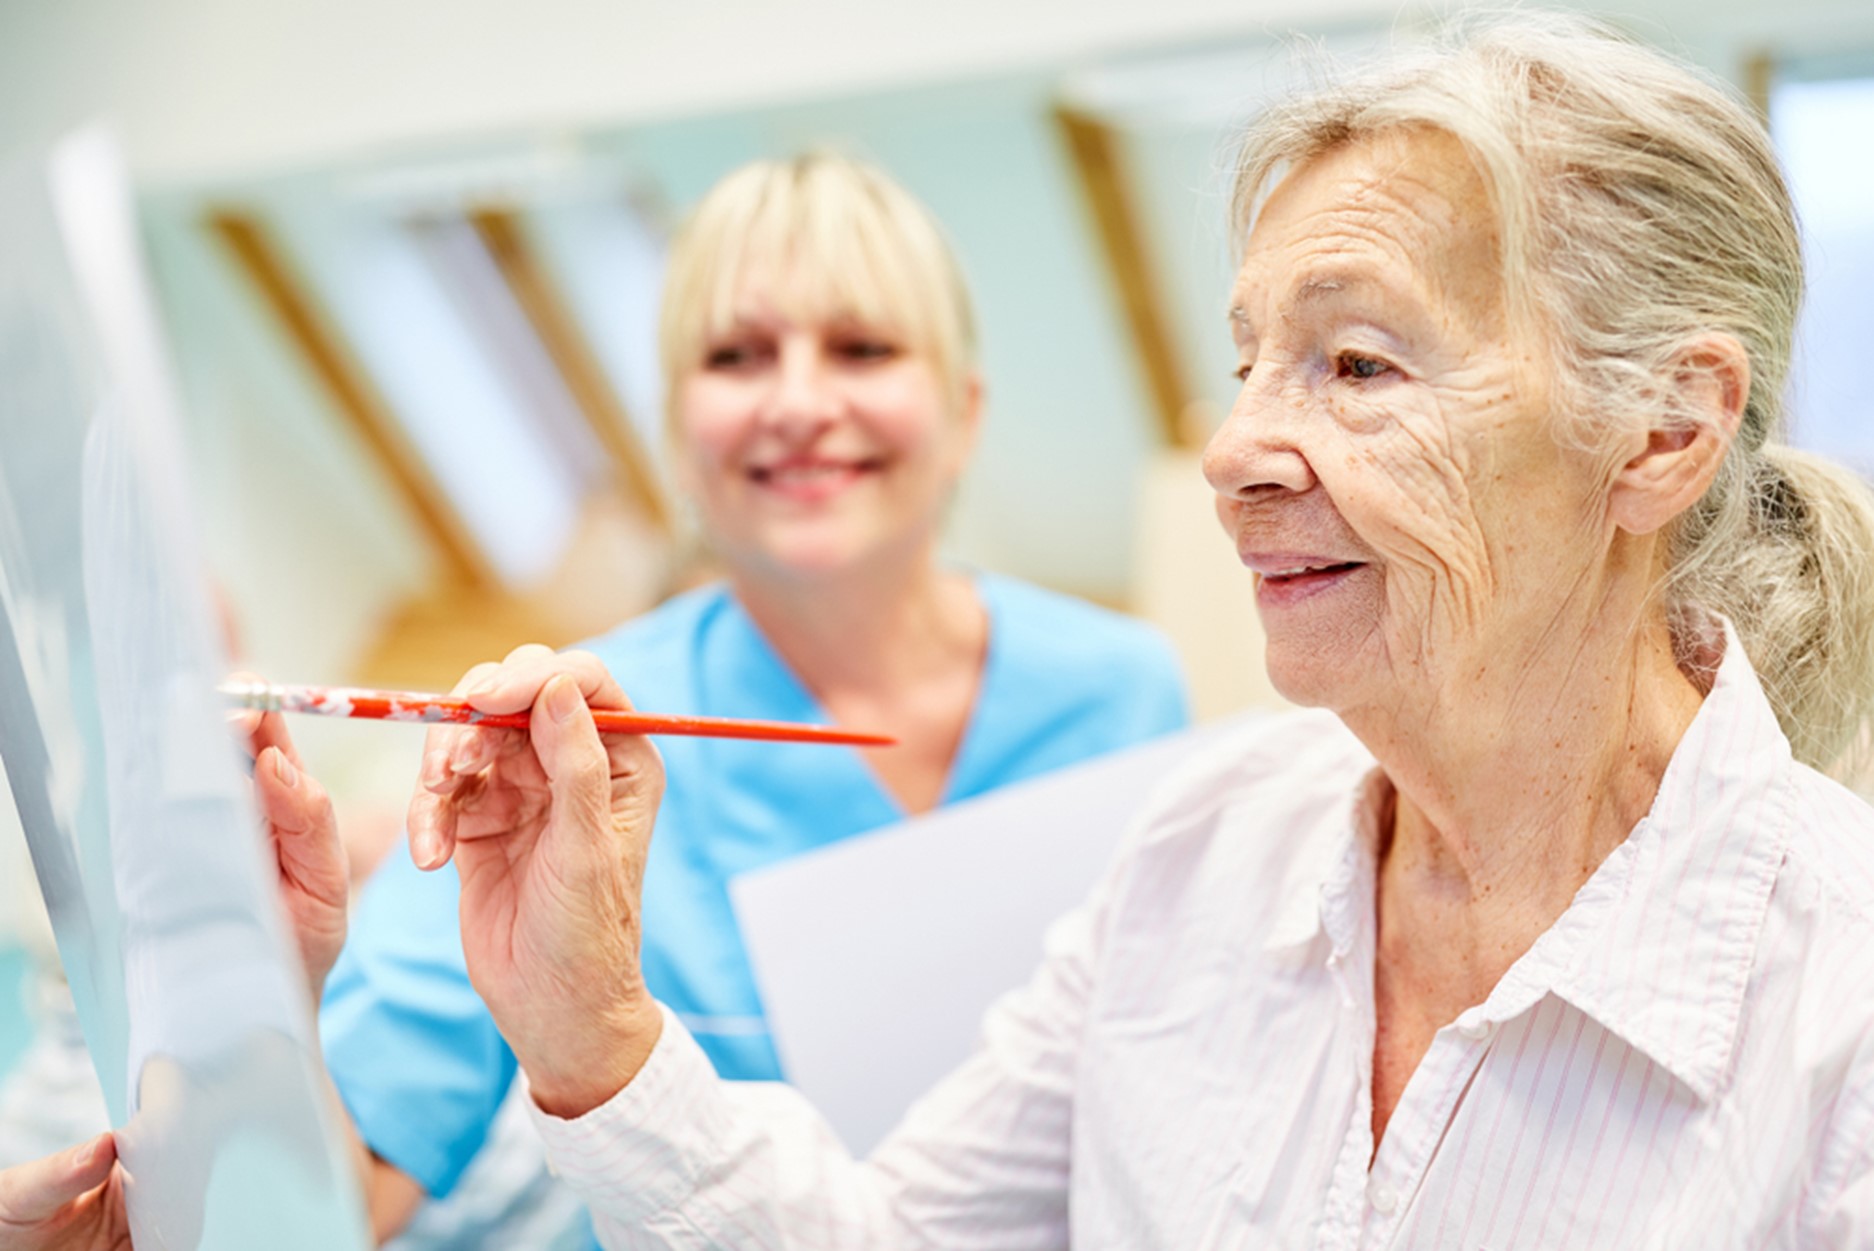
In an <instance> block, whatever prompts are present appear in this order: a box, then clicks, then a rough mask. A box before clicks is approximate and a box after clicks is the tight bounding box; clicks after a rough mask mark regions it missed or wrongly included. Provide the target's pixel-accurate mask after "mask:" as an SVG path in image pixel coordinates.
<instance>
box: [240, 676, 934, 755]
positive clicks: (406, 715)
mask: <svg viewBox="0 0 1874 1251" xmlns="http://www.w3.org/2000/svg"><path fill="white" fill-rule="evenodd" d="M217 689H218V690H219V691H220V692H221V694H222V695H223V696H224V697H226V699H227V700H228V702H229V703H230V704H231V705H233V706H234V707H236V708H251V709H254V710H256V711H259V712H304V713H312V714H314V715H316V716H321V717H363V718H367V719H369V720H374V721H415V722H426V723H436V722H444V723H448V724H451V725H485V726H499V727H505V728H508V729H521V730H524V729H526V728H527V725H528V721H529V714H528V713H526V712H499V713H498V712H482V711H480V710H479V709H477V708H474V707H472V706H471V705H470V704H469V702H468V701H467V700H465V699H458V698H456V697H455V696H453V695H425V694H422V693H420V692H416V691H372V690H361V689H358V688H356V687H349V686H282V685H278V684H275V683H271V682H226V683H223V684H222V685H221V686H220V687H218V688H217ZM592 720H593V722H594V723H595V724H597V726H598V727H599V731H600V733H605V734H685V735H691V736H694V737H699V738H743V739H762V740H767V741H772V742H785V743H846V744H850V745H853V746H857V747H890V746H893V745H894V744H896V743H897V741H898V740H897V739H894V738H889V737H887V736H885V735H883V734H864V733H860V732H858V731H856V730H839V729H834V728H832V727H831V726H822V725H801V724H799V723H797V722H793V721H744V720H741V719H739V718H734V717H673V716H665V715H663V714H662V713H655V712H636V711H633V712H617V711H614V710H612V709H609V708H594V709H592Z"/></svg>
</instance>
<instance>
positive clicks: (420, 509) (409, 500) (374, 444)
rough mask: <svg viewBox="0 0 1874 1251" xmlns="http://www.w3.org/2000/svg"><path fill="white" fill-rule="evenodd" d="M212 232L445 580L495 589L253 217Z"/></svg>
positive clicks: (213, 214)
mask: <svg viewBox="0 0 1874 1251" xmlns="http://www.w3.org/2000/svg"><path fill="white" fill-rule="evenodd" d="M206 224H207V227H208V230H209V233H211V234H212V235H214V236H215V238H216V239H217V240H219V241H220V243H221V245H222V246H223V248H225V249H226V251H227V255H228V258H229V259H230V260H231V261H232V262H233V263H234V265H235V268H237V269H239V270H240V271H241V273H242V274H244V275H245V276H246V278H247V280H248V281H249V282H250V283H251V284H252V285H253V288H254V291H255V293H256V294H257V295H259V296H260V298H261V301H262V302H263V303H264V304H265V305H266V306H267V309H268V311H270V312H271V313H272V314H273V317H274V319H275V321H276V322H277V323H278V324H279V327H280V329H281V331H282V332H284V333H285V335H286V337H287V340H288V341H289V342H290V343H291V344H292V345H293V348H294V350H295V351H297V352H298V354H299V356H300V359H301V360H302V361H303V362H304V363H305V365H306V367H307V369H309V370H310V371H311V372H312V375H313V377H314V378H315V379H316V380H317V381H318V383H319V385H320V387H321V388H323V389H324V391H325V393H326V396H327V398H328V399H330V400H331V401H332V403H333V405H334V406H335V407H336V408H337V409H338V411H339V413H340V414H341V415H342V416H343V417H344V418H345V420H346V423H347V424H348V425H349V426H350V427H351V429H352V431H353V433H355V434H356V435H357V436H358V438H359V439H360V440H361V441H362V442H363V443H364V445H365V448H366V449H367V450H368V452H369V453H370V455H371V457H372V458H373V459H374V460H375V461H376V462H377V465H378V468H380V469H381V470H382V471H383V472H384V474H385V476H386V477H388V478H389V479H390V481H391V483H392V484H393V485H394V487H395V488H396V490H397V492H398V493H399V494H400V495H401V496H402V497H403V500H404V503H405V504H406V505H408V507H409V509H410V511H411V513H412V514H413V516H414V517H415V519H416V522H417V525H418V527H419V529H420V530H421V531H422V534H423V537H424V539H425V540H426V541H427V542H428V543H429V545H430V547H431V549H432V550H433V551H434V553H435V554H436V556H437V557H438V558H439V560H440V561H441V563H442V566H443V570H444V574H445V577H446V579H447V580H448V581H450V582H453V583H456V584H459V585H462V586H466V587H486V586H490V585H493V584H494V583H496V581H497V578H496V575H495V572H494V569H493V567H492V566H491V565H490V563H489V561H488V558H487V555H486V554H485V553H484V552H483V551H482V550H481V546H480V544H478V543H477V542H476V541H475V538H474V535H473V534H472V533H471V532H470V531H469V529H468V527H467V526H466V525H464V524H463V521H462V518H461V516H460V515H459V514H458V513H457V512H456V510H455V506H454V505H453V503H451V501H450V499H449V497H448V495H447V494H446V493H445V492H444V491H443V489H442V487H441V485H440V484H439V483H438V482H437V481H436V479H435V477H434V476H433V475H432V474H431V473H430V471H429V467H428V466H427V465H426V464H425V463H424V461H423V458H422V456H421V455H420V454H419V453H418V452H417V450H416V449H415V447H414V446H412V444H411V443H410V441H409V439H408V437H407V436H406V435H405V434H404V431H403V427H402V425H401V424H400V423H399V422H398V420H397V418H396V416H395V414H394V413H392V411H391V409H390V406H389V404H388V403H387V402H386V401H385V400H384V399H383V397H382V396H380V395H379V394H378V393H377V390H376V388H375V387H373V386H372V385H371V383H370V380H369V379H368V378H367V377H366V376H365V372H364V369H363V367H362V366H361V365H359V363H358V361H357V359H356V357H355V356H354V355H353V354H352V353H351V351H350V350H349V349H348V348H347V346H346V344H345V342H344V339H343V337H342V335H341V334H340V333H339V331H338V329H337V327H336V326H335V325H334V324H333V323H332V321H331V319H330V318H328V317H327V316H326V315H325V313H324V311H323V310H322V309H321V308H320V307H319V304H318V301H317V299H316V298H315V297H314V296H313V294H312V292H311V291H310V290H309V289H308V288H307V287H306V285H305V284H304V283H303V282H301V281H300V279H299V276H298V275H297V274H296V273H294V271H293V269H292V267H291V266H290V265H289V264H288V262H287V259H286V255H285V252H284V250H283V249H282V248H281V247H280V245H279V244H278V243H277V242H276V241H275V240H274V238H273V237H272V235H271V234H270V233H269V232H268V231H267V229H266V227H265V226H263V225H262V224H261V222H260V220H259V219H258V218H257V217H255V216H254V215H253V214H251V213H247V212H244V211H241V210H237V209H215V210H211V211H210V212H209V213H208V215H207V222H206Z"/></svg>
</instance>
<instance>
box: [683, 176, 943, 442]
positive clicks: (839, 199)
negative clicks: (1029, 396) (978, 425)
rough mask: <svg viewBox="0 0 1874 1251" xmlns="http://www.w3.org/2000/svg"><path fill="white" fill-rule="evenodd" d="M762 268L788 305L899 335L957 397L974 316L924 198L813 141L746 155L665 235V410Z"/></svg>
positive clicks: (809, 317) (794, 311)
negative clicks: (803, 149) (805, 147)
mask: <svg viewBox="0 0 1874 1251" xmlns="http://www.w3.org/2000/svg"><path fill="white" fill-rule="evenodd" d="M755 269H763V270H765V271H766V272H767V275H768V277H769V280H770V281H771V282H772V283H773V284H774V285H773V289H772V292H771V294H772V296H773V298H774V299H775V300H776V301H777V303H778V304H779V305H780V309H781V311H782V312H783V313H784V314H786V315H787V316H789V317H791V318H794V319H797V320H800V321H827V320H832V319H834V318H837V317H840V316H856V317H858V318H860V319H861V320H863V321H865V322H867V323H869V324H872V325H876V326H880V327H882V328H885V329H888V330H890V331H892V332H894V333H896V334H900V335H903V336H904V338H905V340H906V342H907V343H908V344H909V345H910V346H911V347H912V348H913V349H914V350H917V351H919V352H921V353H923V354H925V355H926V356H928V357H929V358H930V360H931V361H932V363H933V365H934V367H935V369H936V371H937V375H938V378H939V379H940V381H941V383H942V385H943V387H944V389H945V395H946V398H947V400H948V401H949V402H950V403H951V404H952V405H953V406H956V405H960V404H961V403H962V400H963V396H964V393H965V390H966V387H967V383H968V380H969V378H970V376H971V375H972V374H973V373H974V372H975V370H976V323H975V316H974V314H973V312H972V310H971V307H970V298H969V291H968V288H967V287H966V286H965V285H964V281H963V271H962V269H961V267H960V266H958V264H957V261H956V257H955V255H954V254H953V253H952V252H951V250H950V246H949V244H948V243H947V242H946V241H945V240H944V236H943V231H942V230H941V229H940V228H939V227H938V225H937V222H936V221H935V219H933V218H932V217H931V215H930V213H929V212H928V211H926V210H925V208H924V206H923V205H921V204H919V203H918V202H917V201H916V200H915V199H913V198H912V197H911V195H910V193H909V192H907V191H905V189H904V188H903V187H900V186H899V185H898V184H897V183H895V182H893V181H892V180H891V179H890V178H888V177H886V175H885V174H883V173H882V172H880V171H879V170H878V169H877V168H875V167H873V166H871V165H868V164H866V163H865V162H863V161H857V160H853V159H852V158H850V157H845V156H838V155H834V154H831V153H825V152H812V153H807V154H804V155H801V156H796V157H793V158H792V159H789V160H769V161H754V162H751V163H750V164H747V165H744V166H742V167H741V168H739V169H737V170H735V171H734V172H733V173H731V174H729V175H728V176H727V177H726V178H724V179H723V180H722V181H721V182H718V183H717V184H716V185H715V187H713V188H712V189H711V190H710V192H709V194H708V195H706V196H704V197H703V200H702V202H701V203H700V204H698V205H697V206H696V209H695V210H694V211H693V212H692V213H691V214H690V216H689V218H688V219H687V220H686V221H685V223H684V225H683V226H682V228H681V229H680V230H679V231H678V233H677V237H676V239H675V240H674V242H673V243H672V245H671V249H670V256H669V262H668V267H667V270H666V273H665V278H664V298H663V307H662V311H661V314H660V319H659V324H658V352H659V357H660V361H661V363H662V366H663V371H664V380H665V396H666V398H665V415H666V418H667V419H674V416H675V413H676V405H677V392H678V380H679V379H681V378H682V377H683V376H684V375H685V374H688V373H690V372H691V371H693V370H695V369H696V368H697V366H698V365H699V364H700V363H701V362H702V358H703V352H704V349H705V344H706V343H707V341H708V340H709V339H710V338H711V337H712V336H714V335H717V334H720V333H722V331H723V330H725V329H726V328H727V327H728V326H729V325H730V324H731V323H732V322H733V320H734V316H735V313H736V308H735V300H736V296H737V293H738V291H739V289H740V286H741V284H742V282H743V281H744V280H745V279H746V278H747V276H748V274H749V272H750V271H751V270H755Z"/></svg>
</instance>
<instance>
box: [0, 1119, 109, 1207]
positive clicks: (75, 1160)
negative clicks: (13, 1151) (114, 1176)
mask: <svg viewBox="0 0 1874 1251" xmlns="http://www.w3.org/2000/svg"><path fill="white" fill-rule="evenodd" d="M116 1159H117V1142H116V1140H115V1139H114V1138H112V1137H111V1135H109V1134H108V1133H107V1134H102V1135H99V1136H98V1137H96V1138H93V1139H92V1140H91V1141H90V1142H87V1143H82V1144H80V1145H79V1146H76V1147H73V1148H71V1149H70V1150H69V1151H61V1152H59V1153H58V1154H57V1155H54V1156H47V1157H46V1158H45V1159H43V1160H35V1161H34V1162H33V1163H31V1164H22V1165H20V1166H19V1167H17V1168H11V1169H5V1170H0V1227H4V1226H7V1225H35V1224H38V1223H40V1222H42V1221H46V1220H49V1219H51V1218H52V1217H54V1216H56V1215H58V1214H59V1212H60V1211H61V1210H62V1209H63V1208H65V1207H68V1206H69V1205H71V1204H73V1203H76V1202H77V1201H78V1200H79V1199H82V1198H83V1197H84V1196H85V1195H86V1194H87V1193H88V1192H90V1191H92V1190H95V1189H97V1188H98V1187H99V1186H101V1185H103V1184H104V1180H105V1179H106V1178H107V1177H109V1176H110V1175H111V1165H112V1164H113V1163H114V1162H115V1161H116Z"/></svg>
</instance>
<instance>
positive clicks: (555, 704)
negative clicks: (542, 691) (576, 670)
mask: <svg viewBox="0 0 1874 1251" xmlns="http://www.w3.org/2000/svg"><path fill="white" fill-rule="evenodd" d="M579 704H580V699H579V691H578V689H577V688H576V687H574V686H573V680H572V679H571V678H567V677H558V678H554V679H553V682H552V684H551V685H550V686H549V687H548V688H547V715H548V716H550V717H552V718H553V719H554V720H555V721H558V722H559V723H560V724H562V725H564V724H565V723H566V722H568V721H570V720H572V716H573V711H574V709H576V708H578V707H579Z"/></svg>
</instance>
